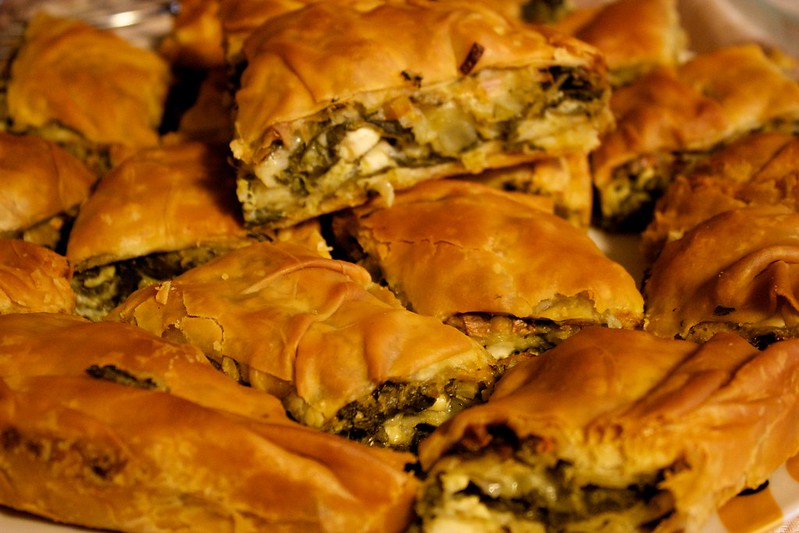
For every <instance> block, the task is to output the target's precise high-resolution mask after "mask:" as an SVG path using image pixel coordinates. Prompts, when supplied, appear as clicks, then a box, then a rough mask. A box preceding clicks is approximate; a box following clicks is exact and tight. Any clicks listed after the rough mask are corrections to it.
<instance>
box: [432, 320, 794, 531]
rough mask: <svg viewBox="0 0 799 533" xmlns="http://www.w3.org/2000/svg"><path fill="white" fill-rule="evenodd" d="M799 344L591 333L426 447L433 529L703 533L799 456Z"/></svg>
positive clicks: (510, 382) (546, 358) (505, 383)
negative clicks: (725, 508)
mask: <svg viewBox="0 0 799 533" xmlns="http://www.w3.org/2000/svg"><path fill="white" fill-rule="evenodd" d="M797 378H799V341H797V340H790V341H783V342H781V343H778V344H775V345H773V346H771V347H769V348H768V349H766V350H765V351H760V350H758V349H756V348H754V347H752V346H751V345H750V344H748V343H747V342H746V341H745V340H743V339H742V338H741V337H739V336H736V335H733V334H729V333H726V334H719V335H717V336H716V337H714V338H713V339H711V340H709V341H708V342H707V343H705V344H703V345H700V344H694V343H691V342H688V341H679V340H668V339H660V338H658V337H655V336H652V335H650V334H647V333H645V332H641V331H631V330H611V329H607V328H596V327H594V328H589V329H586V330H583V331H581V332H580V333H578V334H576V335H574V336H572V337H570V338H569V339H568V340H566V341H565V342H564V343H563V344H561V345H560V346H558V347H556V348H554V349H552V350H551V351H550V352H548V353H546V354H544V355H541V356H539V357H537V358H534V359H530V360H527V361H524V362H522V363H519V364H518V365H517V366H516V367H514V368H512V369H511V370H510V371H509V372H508V373H507V374H505V376H503V377H502V378H501V379H500V381H499V383H498V385H497V387H496V390H495V392H494V394H493V396H492V398H491V399H490V400H489V401H488V403H486V404H485V405H481V406H476V407H474V408H472V409H469V410H467V411H464V412H463V413H461V414H459V415H457V416H455V417H454V418H452V419H451V420H450V421H449V422H447V423H446V424H445V425H443V426H441V427H440V428H439V429H438V430H437V431H436V432H435V433H433V434H432V435H431V436H430V438H429V439H428V440H426V441H425V442H424V443H423V444H422V446H421V448H420V460H421V463H422V466H423V468H424V470H425V472H426V476H427V477H426V480H425V481H424V488H423V490H422V492H421V495H420V497H419V501H418V504H417V511H418V514H419V517H420V527H421V529H422V530H424V531H444V530H447V531H457V530H465V529H467V528H469V530H471V531H497V530H505V531H508V530H509V531H567V532H577V531H608V532H610V531H613V532H616V531H656V532H658V533H665V532H676V531H688V532H696V531H700V530H701V527H702V526H703V525H704V524H705V523H706V522H707V519H708V518H709V517H710V516H711V514H712V513H713V512H714V510H715V509H716V508H717V507H718V506H719V505H721V504H722V503H724V502H725V501H727V500H729V499H730V498H732V497H733V496H735V495H736V494H737V493H738V492H739V491H741V490H742V489H744V488H747V487H749V488H755V487H757V486H759V485H760V484H761V483H763V482H764V481H765V480H766V478H767V477H768V476H769V475H770V474H771V472H772V471H773V470H774V469H776V468H777V467H778V466H779V465H780V464H782V463H783V462H784V461H785V460H787V459H788V458H790V457H791V456H792V455H793V454H795V453H797V451H799V428H797V425H796V423H795V414H794V413H795V412H796V409H797V407H799V404H798V403H797V402H799V391H797V388H796V382H797Z"/></svg>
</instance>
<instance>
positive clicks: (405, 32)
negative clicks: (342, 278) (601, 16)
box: [231, 0, 611, 226]
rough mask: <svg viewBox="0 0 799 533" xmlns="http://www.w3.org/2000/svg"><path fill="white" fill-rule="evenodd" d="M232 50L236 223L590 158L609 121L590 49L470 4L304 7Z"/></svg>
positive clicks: (283, 218) (284, 219)
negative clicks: (237, 62) (526, 165)
mask: <svg viewBox="0 0 799 533" xmlns="http://www.w3.org/2000/svg"><path fill="white" fill-rule="evenodd" d="M355 4H357V5H355ZM330 27H336V28H337V31H335V32H330V31H329V28H330ZM419 27H425V28H426V31H425V32H419V31H416V30H417V29H418V28H419ZM244 53H245V56H246V68H245V69H244V71H243V74H242V78H241V86H240V88H239V90H238V91H237V93H236V105H237V117H236V137H235V139H234V140H233V142H232V144H231V146H232V150H233V154H234V156H235V158H236V160H237V161H236V163H237V165H238V166H239V199H240V201H241V202H242V205H243V209H244V216H245V220H246V221H248V222H250V223H269V224H272V225H276V226H285V225H290V224H292V223H294V222H296V221H299V220H303V219H306V218H310V217H314V216H317V215H319V214H323V213H328V212H332V211H335V210H337V209H340V208H342V207H347V206H352V205H358V204H361V203H363V202H364V201H366V200H367V199H368V198H369V196H371V195H374V194H382V195H385V196H387V197H390V196H391V194H392V193H393V190H395V189H403V188H407V187H409V186H410V185H413V184H414V183H417V182H420V181H423V180H429V179H433V178H437V177H443V176H449V175H454V174H463V173H477V172H480V171H482V170H485V169H488V168H496V167H504V166H510V165H514V164H518V163H522V162H525V161H531V160H535V159H539V158H541V157H546V156H559V155H563V154H565V153H570V152H573V151H575V150H577V149H581V150H590V149H591V148H593V147H595V146H596V145H597V143H598V135H599V133H600V132H603V131H605V130H606V129H607V128H608V127H610V124H611V117H610V113H609V110H608V98H609V95H610V93H609V85H608V83H607V79H606V75H605V67H604V63H603V61H602V58H601V56H600V55H599V54H598V53H597V52H596V51H595V50H594V49H593V48H591V47H588V46H587V45H585V44H583V43H581V42H579V41H576V40H572V39H569V38H567V37H564V36H562V35H560V34H555V33H549V32H548V31H547V30H544V29H537V30H534V29H532V27H530V28H523V27H521V26H520V25H518V24H513V23H511V22H510V21H509V20H507V19H505V18H504V17H502V16H501V15H499V14H498V13H496V12H494V11H493V10H491V9H489V8H488V7H487V6H485V5H483V4H479V3H474V4H469V5H467V4H466V3H464V2H458V1H447V2H433V1H428V0H411V1H402V2H395V1H386V2H378V3H373V2H367V3H355V2H340V3H338V2H335V3H327V2H318V3H314V4H312V5H309V6H307V7H305V8H302V9H296V10H294V11H291V12H289V13H285V14H283V15H281V16H279V17H276V18H273V19H271V20H269V21H268V22H266V23H265V24H263V25H262V26H260V27H259V28H258V29H257V30H256V31H255V32H254V33H253V34H252V35H251V36H250V38H249V39H248V40H247V42H246V45H245V47H244Z"/></svg>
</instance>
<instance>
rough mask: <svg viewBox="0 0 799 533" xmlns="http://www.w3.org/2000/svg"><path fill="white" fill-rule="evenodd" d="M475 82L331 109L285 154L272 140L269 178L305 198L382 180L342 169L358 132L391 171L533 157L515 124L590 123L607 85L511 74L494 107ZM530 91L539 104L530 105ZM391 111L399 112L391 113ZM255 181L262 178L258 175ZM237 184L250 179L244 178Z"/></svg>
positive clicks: (553, 74) (585, 77)
mask: <svg viewBox="0 0 799 533" xmlns="http://www.w3.org/2000/svg"><path fill="white" fill-rule="evenodd" d="M478 76H480V73H479V72H478V73H476V74H474V75H471V76H467V77H465V78H462V79H461V80H459V81H458V82H455V84H454V87H452V86H450V87H451V88H452V91H451V92H449V91H448V92H446V93H445V92H442V90H441V89H439V88H436V87H433V88H430V89H426V90H419V91H417V92H416V93H414V94H412V95H410V96H409V97H408V99H407V101H406V102H405V103H404V104H402V105H399V104H397V102H398V101H390V102H388V103H386V104H384V105H383V107H381V108H378V109H366V107H365V106H364V105H362V104H355V103H353V104H344V103H340V104H338V105H333V106H331V107H330V108H328V109H326V110H325V111H324V112H322V114H321V115H320V116H319V117H317V119H316V120H312V121H308V122H306V123H304V124H303V125H302V126H301V131H298V132H297V133H298V136H297V139H298V140H297V144H296V145H294V146H292V147H291V148H289V147H287V146H286V145H285V143H284V141H283V140H281V139H277V140H276V141H274V143H273V145H272V151H273V152H277V151H287V155H286V157H287V163H286V164H285V165H284V166H283V167H282V168H280V169H275V171H274V174H273V175H271V176H270V178H269V179H273V180H274V181H276V182H277V183H279V184H281V185H283V186H285V187H287V188H289V189H290V191H291V193H292V195H294V196H296V197H307V196H309V195H311V194H314V193H315V192H317V191H320V190H321V191H323V192H325V189H326V188H332V189H335V188H336V187H337V186H339V185H340V184H341V183H344V182H347V181H351V180H354V179H355V178H356V177H357V178H363V177H369V176H370V175H375V174H378V173H380V172H381V171H383V170H385V167H377V168H373V169H371V170H367V171H365V172H364V170H363V169H362V168H359V167H358V163H359V161H360V160H358V161H354V162H351V161H346V162H343V163H345V164H340V163H342V161H341V159H342V157H341V154H340V151H339V147H340V145H341V141H342V140H343V139H344V138H345V137H346V136H347V135H348V134H350V133H352V132H355V131H356V130H360V129H363V128H367V129H370V130H373V131H375V132H376V133H377V137H379V139H380V141H381V143H385V144H383V145H382V146H383V150H384V151H385V154H386V157H387V158H390V160H391V161H390V163H389V164H390V165H391V166H393V167H401V168H424V167H432V166H435V165H439V164H442V163H446V162H453V161H459V160H461V159H462V158H463V157H464V156H465V154H467V153H468V152H469V151H471V150H473V149H475V148H476V147H477V146H478V145H480V144H482V143H500V144H501V145H502V146H503V150H505V151H510V152H528V151H533V152H535V151H539V150H541V148H540V147H538V146H536V138H535V135H533V136H532V138H525V137H524V135H522V136H520V125H521V124H523V123H525V122H528V123H529V122H530V121H549V120H551V118H552V117H553V116H557V115H561V116H566V115H569V116H571V115H581V116H587V117H591V116H596V115H598V114H599V113H600V112H601V110H602V109H604V107H603V106H604V99H603V95H604V94H605V89H606V87H605V84H603V83H601V81H600V80H599V79H598V78H597V77H596V76H594V75H592V74H591V73H590V72H589V71H587V70H585V69H581V68H564V67H552V68H550V69H547V70H545V71H543V72H539V71H528V70H524V69H519V70H518V71H509V72H508V73H506V74H502V76H503V77H502V78H501V79H502V83H506V84H507V85H508V87H507V90H506V91H505V96H504V98H505V99H506V100H507V101H506V102H500V103H497V102H494V101H492V100H486V101H481V98H485V96H482V97H480V96H471V95H472V94H474V93H473V91H476V92H477V93H479V91H480V90H481V83H482V82H481V81H480V80H479V78H478ZM530 92H533V93H535V94H538V95H539V97H538V98H530V97H529V94H530ZM406 104H407V105H406ZM395 105H396V106H398V107H399V108H401V110H400V111H398V110H397V109H393V108H392V106H395ZM408 106H409V107H408ZM503 106H504V107H503ZM409 109H410V111H409ZM386 145H387V146H386ZM361 159H362V158H361ZM271 172H273V171H270V173H271ZM256 174H259V175H260V172H259V171H258V170H256ZM243 179H244V180H253V179H256V178H255V176H254V175H252V174H245V175H243ZM326 182H332V184H327V183H326ZM253 212H254V214H255V216H252V215H251V216H250V217H248V218H253V219H258V220H262V219H264V218H265V219H269V220H274V219H276V218H280V216H281V213H280V211H279V210H275V211H274V212H271V210H270V209H266V208H260V207H255V208H254V211H253Z"/></svg>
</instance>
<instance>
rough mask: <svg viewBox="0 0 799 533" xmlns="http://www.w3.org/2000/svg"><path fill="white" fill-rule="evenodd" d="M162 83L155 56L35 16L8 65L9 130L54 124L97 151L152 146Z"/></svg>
mask: <svg viewBox="0 0 799 533" xmlns="http://www.w3.org/2000/svg"><path fill="white" fill-rule="evenodd" d="M170 81H171V74H170V67H169V64H168V63H167V61H166V60H165V59H163V58H161V57H160V56H159V55H157V54H156V53H154V52H152V51H150V50H145V49H143V48H137V47H135V46H133V45H132V44H130V43H128V42H126V41H124V40H123V39H122V38H120V37H118V36H116V35H115V34H113V33H111V32H108V31H103V30H99V29H96V28H93V27H92V26H89V25H87V24H85V23H83V22H80V21H76V20H71V19H64V18H59V17H54V16H52V15H49V14H47V13H45V12H40V13H38V14H37V15H35V16H34V17H33V18H32V19H31V20H30V22H29V24H28V27H27V30H26V33H25V40H24V42H23V44H22V47H21V48H20V50H19V52H18V53H17V55H16V57H15V59H14V62H13V64H12V66H11V79H10V80H9V84H8V112H9V116H10V118H11V123H12V127H13V128H14V129H17V130H25V129H28V128H42V127H46V126H51V125H58V126H61V127H64V128H68V129H70V130H74V131H75V132H77V133H79V134H81V135H82V136H83V137H84V138H85V139H87V140H89V141H90V142H93V143H96V144H99V145H122V146H131V147H142V146H152V145H154V144H156V143H157V142H158V127H159V125H160V123H161V118H162V114H163V111H164V105H165V101H166V96H167V92H168V90H169V84H170Z"/></svg>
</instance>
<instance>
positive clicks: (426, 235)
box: [333, 179, 643, 361]
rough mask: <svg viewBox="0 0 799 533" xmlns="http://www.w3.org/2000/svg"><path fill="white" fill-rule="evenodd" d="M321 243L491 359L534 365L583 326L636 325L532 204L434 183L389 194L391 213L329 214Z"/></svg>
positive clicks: (594, 267)
mask: <svg viewBox="0 0 799 533" xmlns="http://www.w3.org/2000/svg"><path fill="white" fill-rule="evenodd" d="M547 207H549V210H548V209H547ZM333 232H334V234H335V235H336V241H337V242H338V243H339V244H340V246H341V247H342V248H344V249H345V250H348V251H349V254H350V256H351V257H352V258H353V260H357V261H359V262H360V263H361V264H363V265H364V266H365V267H366V268H367V269H368V270H370V271H371V272H373V277H374V278H375V279H378V280H381V282H382V283H385V284H386V286H387V287H388V288H389V289H391V290H392V291H393V292H394V293H395V294H396V295H397V296H398V297H399V298H400V300H401V301H402V302H403V303H404V304H405V305H406V306H407V307H408V308H410V309H413V310H414V311H416V312H418V313H421V314H423V315H429V316H434V317H436V318H438V319H440V320H442V321H443V322H445V323H447V324H451V325H453V326H455V327H457V328H458V329H461V330H462V331H464V332H465V333H467V334H469V335H470V336H472V337H474V338H475V339H477V340H478V341H479V342H480V343H481V344H483V345H484V346H486V347H487V349H488V350H489V351H490V352H491V353H492V354H494V356H495V357H498V358H503V359H504V358H507V357H508V356H511V355H517V354H525V353H539V352H541V351H544V350H546V349H549V348H551V347H552V346H554V345H555V344H557V343H559V342H560V341H562V340H563V339H564V338H566V337H567V336H569V335H571V334H573V333H574V332H575V331H577V330H579V329H580V328H582V327H584V326H586V325H589V324H602V325H605V326H610V327H615V328H619V327H628V328H632V327H636V326H638V325H639V324H640V322H641V320H642V318H643V299H642V297H641V294H640V292H639V291H638V288H637V286H636V283H635V280H634V279H633V278H632V276H631V275H630V274H629V273H628V272H627V271H626V270H625V269H624V267H622V266H621V265H620V264H618V263H616V262H614V261H612V260H611V259H609V258H608V257H606V256H605V255H604V253H603V252H602V251H601V250H600V249H599V248H598V247H597V245H596V244H595V243H594V242H593V241H592V240H591V239H590V238H589V237H588V235H587V234H586V233H585V231H584V230H583V229H580V228H577V227H575V226H574V225H573V224H571V223H569V222H568V221H566V220H564V219H562V218H560V217H558V216H557V215H555V214H554V213H552V211H551V202H549V201H548V200H546V199H543V198H540V197H534V196H530V195H527V194H524V193H513V192H506V191H500V190H496V189H493V188H490V187H487V186H485V185H482V184H479V183H472V182H466V181H460V180H448V179H442V180H434V181H429V182H425V183H420V184H418V185H416V186H415V187H413V188H411V189H407V190H405V191H400V192H399V193H397V195H396V197H395V199H394V203H393V204H392V205H391V207H386V206H385V205H383V204H382V203H381V202H373V203H370V204H367V205H364V206H360V207H357V208H353V209H351V210H349V211H344V212H341V213H340V214H338V215H336V217H335V218H334V221H333ZM553 265H556V267H553ZM588 265H590V267H589V268H587V266H588ZM509 361H512V359H509Z"/></svg>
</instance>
